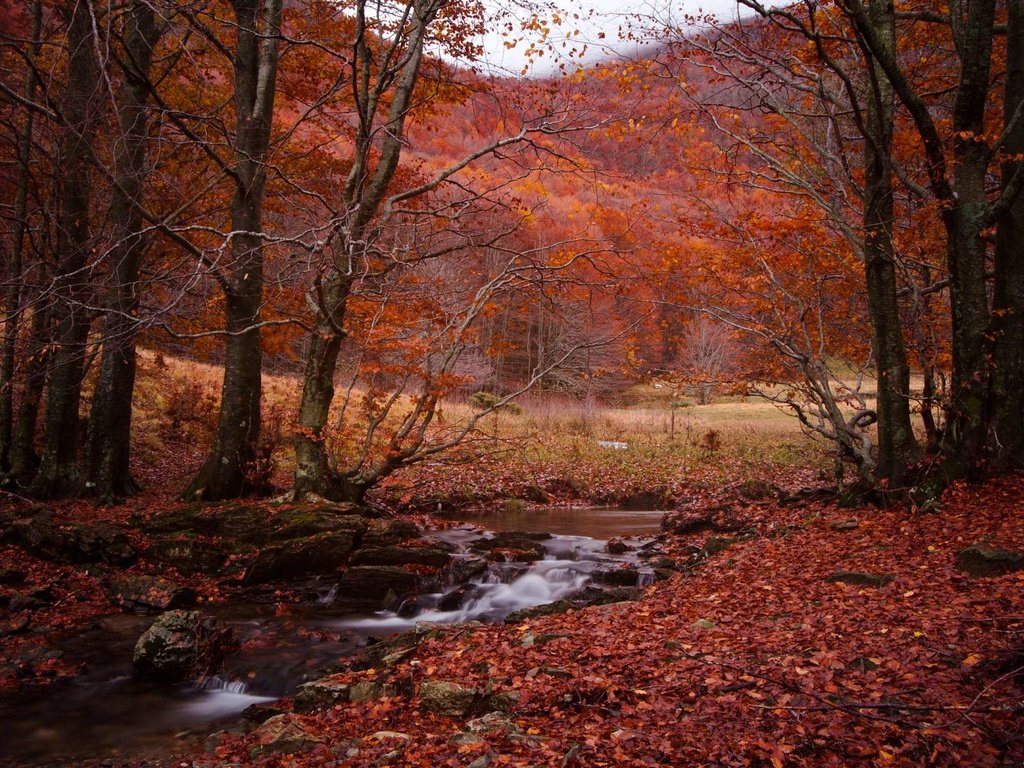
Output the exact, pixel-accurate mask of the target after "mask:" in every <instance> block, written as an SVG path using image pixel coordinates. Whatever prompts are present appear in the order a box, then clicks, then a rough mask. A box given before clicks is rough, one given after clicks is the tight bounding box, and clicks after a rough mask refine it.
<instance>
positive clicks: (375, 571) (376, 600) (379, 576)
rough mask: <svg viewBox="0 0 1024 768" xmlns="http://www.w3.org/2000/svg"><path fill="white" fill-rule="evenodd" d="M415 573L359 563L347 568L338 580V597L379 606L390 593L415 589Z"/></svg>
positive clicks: (408, 591) (396, 593)
mask: <svg viewBox="0 0 1024 768" xmlns="http://www.w3.org/2000/svg"><path fill="white" fill-rule="evenodd" d="M417 583H418V580H417V578H416V575H415V574H413V573H410V572H409V571H407V570H405V569H404V568H399V567H396V566H390V565H360V566H356V567H354V568H349V569H348V570H347V571H345V573H343V574H342V576H341V580H340V581H339V582H338V599H339V600H346V601H348V602H350V603H355V604H360V605H368V606H370V607H379V606H380V605H381V604H382V603H383V601H384V600H385V599H386V598H387V597H388V593H389V592H390V593H391V594H392V595H397V596H402V595H406V594H408V593H410V592H412V591H414V590H415V589H416V585H417Z"/></svg>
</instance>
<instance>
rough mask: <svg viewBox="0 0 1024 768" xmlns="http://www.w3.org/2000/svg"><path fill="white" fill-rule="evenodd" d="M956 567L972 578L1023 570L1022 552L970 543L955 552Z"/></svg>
mask: <svg viewBox="0 0 1024 768" xmlns="http://www.w3.org/2000/svg"><path fill="white" fill-rule="evenodd" d="M956 567H957V569H958V570H961V571H963V572H964V573H966V574H967V575H969V576H972V577H974V578H985V577H987V576H1002V575H1003V574H1006V573H1013V572H1014V571H1021V570H1024V554H1022V553H1020V552H1011V551H1010V550H1007V549H999V548H996V547H987V546H985V545H983V544H972V545H971V546H969V547H966V548H964V549H961V550H960V551H959V552H958V553H957V556H956Z"/></svg>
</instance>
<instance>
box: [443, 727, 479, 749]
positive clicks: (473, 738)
mask: <svg viewBox="0 0 1024 768" xmlns="http://www.w3.org/2000/svg"><path fill="white" fill-rule="evenodd" d="M448 743H449V744H454V745H455V746H457V747H475V746H479V745H482V744H486V743H487V739H485V738H483V737H482V736H479V735H477V734H475V733H466V732H465V731H459V732H458V733H456V734H455V735H454V736H452V737H451V738H450V739H448Z"/></svg>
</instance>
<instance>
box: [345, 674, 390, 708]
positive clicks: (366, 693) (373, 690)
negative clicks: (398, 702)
mask: <svg viewBox="0 0 1024 768" xmlns="http://www.w3.org/2000/svg"><path fill="white" fill-rule="evenodd" d="M397 694H398V690H397V689H396V688H395V687H394V686H393V685H385V684H384V683H378V682H377V681H376V680H364V681H363V682H361V683H356V684H355V685H353V686H352V687H351V688H349V690H348V700H349V701H351V702H353V703H355V702H359V701H376V700H377V699H383V698H389V697H391V696H395V695H397Z"/></svg>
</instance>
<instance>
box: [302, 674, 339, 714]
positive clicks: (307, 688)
mask: <svg viewBox="0 0 1024 768" xmlns="http://www.w3.org/2000/svg"><path fill="white" fill-rule="evenodd" d="M351 688H352V687H351V686H350V685H349V684H348V683H346V682H344V681H343V680H342V676H341V675H328V676H327V677H322V678H320V679H319V680H311V681H310V682H308V683H303V684H302V685H300V686H299V687H298V688H296V689H295V693H294V697H295V703H294V709H295V711H296V712H312V711H313V710H314V709H324V708H326V707H333V706H334V705H335V704H343V703H345V702H347V701H348V700H349V692H350V691H351Z"/></svg>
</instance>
